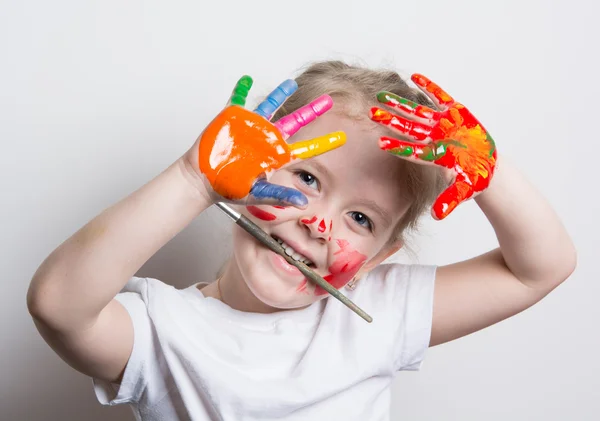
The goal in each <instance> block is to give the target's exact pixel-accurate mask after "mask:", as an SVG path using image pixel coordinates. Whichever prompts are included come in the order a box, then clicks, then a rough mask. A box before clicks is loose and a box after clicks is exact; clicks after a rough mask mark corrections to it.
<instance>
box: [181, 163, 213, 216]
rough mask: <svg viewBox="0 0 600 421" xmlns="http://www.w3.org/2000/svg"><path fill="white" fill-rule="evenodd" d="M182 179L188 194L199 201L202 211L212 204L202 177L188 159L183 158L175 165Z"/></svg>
mask: <svg viewBox="0 0 600 421" xmlns="http://www.w3.org/2000/svg"><path fill="white" fill-rule="evenodd" d="M174 166H175V167H177V168H178V170H179V173H180V174H181V177H182V179H183V182H184V183H185V184H186V186H187V187H188V189H189V191H190V194H191V195H192V196H193V197H194V198H196V199H197V200H198V201H199V204H200V205H201V206H202V209H206V208H208V207H209V206H211V205H212V204H213V203H214V200H213V199H212V197H211V195H210V193H209V192H208V190H207V188H206V184H205V183H206V180H205V179H204V176H203V175H202V174H201V173H200V172H199V171H198V170H197V169H196V168H193V167H192V163H190V161H189V159H187V158H186V157H185V156H183V157H181V158H179V159H178V160H177V161H176V162H175V164H174Z"/></svg>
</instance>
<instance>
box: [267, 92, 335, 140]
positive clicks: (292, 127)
mask: <svg viewBox="0 0 600 421" xmlns="http://www.w3.org/2000/svg"><path fill="white" fill-rule="evenodd" d="M331 107H333V99H331V97H330V96H329V95H321V96H320V97H318V98H317V99H315V100H314V101H312V102H311V103H310V104H308V105H305V106H304V107H301V108H299V109H298V110H296V111H294V112H293V113H292V114H289V115H286V116H285V117H282V118H281V119H280V120H278V121H277V122H276V123H275V127H276V128H277V130H279V132H280V133H281V136H282V137H283V138H284V139H287V138H289V137H290V136H293V135H294V134H295V133H296V132H297V131H298V130H300V129H301V128H302V127H304V126H306V125H307V124H309V123H311V122H313V121H314V120H315V119H316V118H317V117H319V116H320V115H323V114H325V113H326V112H327V111H329V110H330V109H331Z"/></svg>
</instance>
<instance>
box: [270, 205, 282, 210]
mask: <svg viewBox="0 0 600 421" xmlns="http://www.w3.org/2000/svg"><path fill="white" fill-rule="evenodd" d="M272 206H273V207H274V208H275V209H285V206H277V205H272Z"/></svg>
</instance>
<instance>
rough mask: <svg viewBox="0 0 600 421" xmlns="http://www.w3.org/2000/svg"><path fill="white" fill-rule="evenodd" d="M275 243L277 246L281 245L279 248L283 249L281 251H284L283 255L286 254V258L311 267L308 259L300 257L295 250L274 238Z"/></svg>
mask: <svg viewBox="0 0 600 421" xmlns="http://www.w3.org/2000/svg"><path fill="white" fill-rule="evenodd" d="M276 240H277V242H278V243H279V244H281V247H283V249H284V250H285V254H287V255H288V256H290V257H291V258H292V259H294V260H296V261H299V262H302V263H304V264H306V265H312V264H313V262H311V261H310V260H309V259H307V258H306V257H304V256H303V255H301V254H300V253H298V252H297V251H296V250H294V249H293V248H292V247H291V246H289V245H287V244H286V243H284V242H283V240H281V239H280V238H276Z"/></svg>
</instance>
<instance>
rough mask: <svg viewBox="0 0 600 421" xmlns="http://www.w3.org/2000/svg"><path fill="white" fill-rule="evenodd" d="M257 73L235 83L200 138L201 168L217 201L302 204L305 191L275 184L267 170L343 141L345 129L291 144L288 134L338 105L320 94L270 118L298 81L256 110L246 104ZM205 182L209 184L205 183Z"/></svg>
mask: <svg viewBox="0 0 600 421" xmlns="http://www.w3.org/2000/svg"><path fill="white" fill-rule="evenodd" d="M251 86H252V78H251V77H250V76H243V77H242V78H241V79H240V80H239V81H238V82H237V84H236V86H235V88H234V90H233V92H232V94H231V97H230V99H229V102H228V104H227V106H226V107H225V109H224V110H223V111H222V112H221V113H220V114H219V115H217V117H215V119H214V120H213V121H212V122H211V123H210V124H209V125H208V126H207V127H206V129H205V130H204V132H203V133H202V134H201V135H200V137H199V139H198V142H197V143H198V167H199V169H200V173H201V174H202V176H203V177H205V180H206V181H207V182H208V184H209V187H210V190H212V191H211V192H210V194H211V196H212V198H213V200H215V201H229V202H235V203H244V204H250V203H269V204H277V205H283V206H290V205H291V206H297V207H303V206H305V205H306V204H307V202H308V200H307V198H306V196H304V195H303V194H302V193H301V192H299V191H298V190H295V189H291V188H288V187H283V186H279V185H275V184H271V183H269V182H268V181H267V180H266V175H267V174H268V173H269V172H270V171H272V170H276V169H278V168H280V167H282V166H283V165H285V164H287V163H289V162H290V161H292V160H294V159H306V158H311V157H313V156H316V155H320V154H322V153H325V152H327V151H330V150H332V149H334V148H337V147H339V146H342V145H343V144H344V143H345V141H346V136H345V134H344V133H343V132H335V133H330V134H327V135H325V136H321V137H318V138H315V139H311V140H305V141H301V142H296V143H293V144H287V142H286V139H288V138H289V137H290V136H292V135H293V134H294V133H296V132H297V131H298V130H300V128H301V127H303V126H305V125H307V124H309V123H310V122H312V121H314V120H315V119H316V118H317V117H319V116H320V115H322V114H324V113H325V112H327V111H328V110H329V109H331V107H332V106H333V101H332V99H331V97H329V96H328V95H323V96H321V97H319V98H317V99H315V100H314V101H313V102H311V103H310V104H308V105H306V106H304V107H302V108H300V109H298V110H297V111H295V112H293V113H292V114H290V115H287V116H285V117H283V118H281V119H280V120H278V121H277V122H275V123H271V121H270V119H271V116H272V115H273V114H275V112H276V111H277V109H278V108H279V107H280V106H281V105H282V104H283V103H284V102H285V100H286V99H287V98H288V97H289V96H291V95H292V94H293V93H294V92H295V91H296V89H297V88H298V85H297V84H296V82H295V81H293V80H286V81H285V82H283V83H282V84H281V85H279V86H278V87H277V88H276V89H275V90H274V91H273V92H271V94H269V96H268V97H267V98H266V99H265V101H263V102H262V103H261V104H260V105H259V106H258V107H257V108H256V109H255V110H254V111H253V112H252V111H249V110H247V109H245V108H244V106H245V105H246V98H247V96H248V92H249V90H250V88H251ZM205 184H206V183H205Z"/></svg>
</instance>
